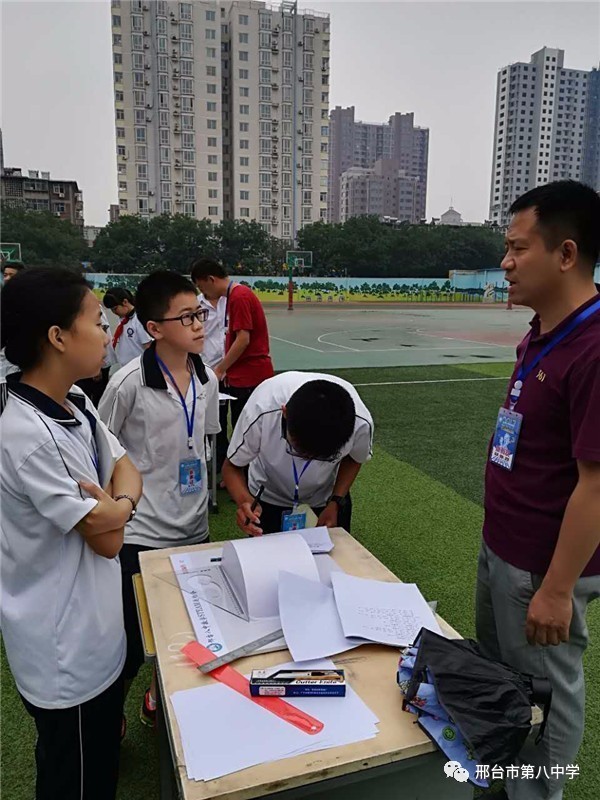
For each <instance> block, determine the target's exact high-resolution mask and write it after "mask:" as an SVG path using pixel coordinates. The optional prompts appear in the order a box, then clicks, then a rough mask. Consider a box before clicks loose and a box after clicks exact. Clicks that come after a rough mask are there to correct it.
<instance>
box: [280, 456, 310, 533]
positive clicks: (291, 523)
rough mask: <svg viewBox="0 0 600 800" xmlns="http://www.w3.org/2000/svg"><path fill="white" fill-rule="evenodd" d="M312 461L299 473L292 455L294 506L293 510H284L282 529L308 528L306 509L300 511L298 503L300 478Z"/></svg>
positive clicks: (300, 529)
mask: <svg viewBox="0 0 600 800" xmlns="http://www.w3.org/2000/svg"><path fill="white" fill-rule="evenodd" d="M311 463H312V462H311V461H307V462H306V464H305V465H304V466H303V467H302V472H300V474H298V470H297V469H296V462H295V461H294V457H293V456H292V466H293V469H294V507H293V508H292V510H291V512H286V511H284V512H283V514H282V515H281V530H282V531H302V530H304V528H306V511H302V512H298V511H297V508H298V504H299V502H300V479H301V478H302V476H303V475H304V473H305V472H306V470H307V469H308V468H309V467H310V465H311Z"/></svg>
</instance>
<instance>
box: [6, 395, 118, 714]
mask: <svg viewBox="0 0 600 800" xmlns="http://www.w3.org/2000/svg"><path fill="white" fill-rule="evenodd" d="M9 385H10V392H9V398H8V402H7V404H6V408H5V410H4V413H3V414H2V417H1V418H0V442H1V444H0V453H1V457H2V483H1V490H0V496H1V499H2V518H1V526H0V532H1V536H0V546H1V553H2V559H1V562H0V574H1V578H2V580H1V595H0V596H1V613H2V633H3V636H4V643H5V646H6V654H7V657H8V662H9V664H10V668H11V671H12V674H13V676H14V679H15V682H16V684H17V688H18V689H19V691H20V692H21V694H22V695H23V696H24V697H25V698H26V699H27V700H29V702H31V703H32V704H33V705H35V706H37V707H39V708H47V709H57V708H70V707H72V706H75V705H79V704H80V703H85V702H86V701H88V700H91V699H92V698H94V697H97V696H98V695H99V694H101V693H102V692H103V691H104V690H105V689H107V688H108V687H109V686H110V685H111V684H112V683H113V682H114V681H115V680H116V679H117V678H118V676H119V675H120V673H121V670H122V669H123V664H124V662H125V652H126V641H125V631H124V627H123V606H122V601H121V570H120V568H119V561H118V559H108V558H104V557H103V556H99V555H97V554H96V553H95V552H94V551H93V550H92V548H91V547H90V546H89V545H88V544H87V543H86V541H85V540H84V538H83V537H82V536H81V535H80V534H79V533H78V532H77V531H76V530H74V526H75V525H76V524H77V523H78V522H80V520H82V519H83V518H84V517H85V516H86V515H87V514H88V513H89V512H90V511H91V510H92V509H93V508H94V507H95V506H96V504H97V501H96V500H94V499H92V498H90V497H88V496H86V494H85V492H83V490H82V489H81V488H80V486H79V481H80V480H86V481H91V482H93V483H96V484H98V483H99V477H98V473H97V470H96V467H95V464H94V459H95V458H97V457H96V455H95V444H94V437H93V434H92V424H95V425H102V423H101V422H100V420H99V419H98V415H97V412H96V410H95V409H94V407H93V405H92V403H91V402H90V401H89V400H88V399H87V398H86V397H85V395H84V394H83V392H82V391H81V390H80V389H79V388H78V387H76V386H73V388H72V389H71V392H70V394H69V397H68V403H69V406H70V408H71V409H72V411H73V413H74V416H73V417H72V416H71V415H70V414H68V412H67V411H65V409H63V408H62V407H61V406H60V405H58V404H57V403H55V402H54V401H53V400H51V399H50V398H49V397H47V396H46V395H44V394H42V393H41V392H38V391H37V390H35V389H33V388H32V387H29V386H25V385H24V384H20V383H15V382H11V381H9ZM86 413H87V415H88V416H86ZM90 419H91V420H92V422H90ZM106 435H107V436H109V437H110V443H111V447H112V448H113V455H114V456H115V457H117V458H121V457H122V456H123V455H124V454H125V451H124V450H123V448H122V447H121V446H120V445H119V443H118V442H117V441H116V440H115V439H114V437H113V436H110V434H109V433H108V431H106Z"/></svg>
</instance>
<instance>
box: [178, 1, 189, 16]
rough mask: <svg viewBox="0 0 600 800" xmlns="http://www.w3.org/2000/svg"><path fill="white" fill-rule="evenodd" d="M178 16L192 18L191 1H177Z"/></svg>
mask: <svg viewBox="0 0 600 800" xmlns="http://www.w3.org/2000/svg"><path fill="white" fill-rule="evenodd" d="M179 16H180V17H181V19H191V18H192V4H191V3H179Z"/></svg>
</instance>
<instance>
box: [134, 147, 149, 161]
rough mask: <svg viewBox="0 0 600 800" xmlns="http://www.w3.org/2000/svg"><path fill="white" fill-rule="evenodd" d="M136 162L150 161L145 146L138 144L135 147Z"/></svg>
mask: <svg viewBox="0 0 600 800" xmlns="http://www.w3.org/2000/svg"><path fill="white" fill-rule="evenodd" d="M135 160H136V161H147V160H148V148H147V147H146V145H145V144H137V145H136V146H135Z"/></svg>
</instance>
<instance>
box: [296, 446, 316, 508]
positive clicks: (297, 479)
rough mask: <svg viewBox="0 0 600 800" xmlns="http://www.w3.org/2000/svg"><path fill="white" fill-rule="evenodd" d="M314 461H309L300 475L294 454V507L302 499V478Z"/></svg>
mask: <svg viewBox="0 0 600 800" xmlns="http://www.w3.org/2000/svg"><path fill="white" fill-rule="evenodd" d="M311 464H312V461H307V462H306V464H305V465H304V466H303V467H302V472H301V473H300V475H298V470H297V469H296V462H295V460H294V456H292V467H293V468H294V508H295V507H296V506H297V505H298V501H299V500H300V492H299V489H300V480H301V478H302V476H303V475H304V473H305V472H306V470H307V469H308V468H309V467H310V465H311Z"/></svg>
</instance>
